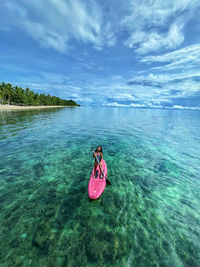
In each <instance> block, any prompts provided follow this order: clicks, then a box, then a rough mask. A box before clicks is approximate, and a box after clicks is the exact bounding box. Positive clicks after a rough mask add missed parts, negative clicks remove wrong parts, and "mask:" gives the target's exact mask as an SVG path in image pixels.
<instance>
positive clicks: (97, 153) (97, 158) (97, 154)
mask: <svg viewBox="0 0 200 267" xmlns="http://www.w3.org/2000/svg"><path fill="white" fill-rule="evenodd" d="M93 158H95V161H94V175H96V168H97V165H98V164H100V166H101V168H100V176H99V177H102V163H101V161H102V159H103V149H102V146H98V147H97V148H96V150H95V152H94V153H93ZM98 162H99V163H98Z"/></svg>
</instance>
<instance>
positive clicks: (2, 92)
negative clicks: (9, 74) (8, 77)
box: [0, 82, 6, 105]
mask: <svg viewBox="0 0 200 267" xmlns="http://www.w3.org/2000/svg"><path fill="white" fill-rule="evenodd" d="M5 96H6V84H5V83H4V82H2V83H1V85H0V99H1V104H2V105H3V101H4V98H5Z"/></svg>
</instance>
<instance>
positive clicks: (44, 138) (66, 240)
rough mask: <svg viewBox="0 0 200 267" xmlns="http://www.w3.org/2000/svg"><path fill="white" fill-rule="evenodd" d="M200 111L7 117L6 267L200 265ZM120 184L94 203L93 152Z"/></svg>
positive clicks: (1, 236) (0, 189) (0, 230)
mask: <svg viewBox="0 0 200 267" xmlns="http://www.w3.org/2000/svg"><path fill="white" fill-rule="evenodd" d="M199 129H200V112H198V111H176V110H145V109H123V108H121V109H120V108H89V107H88V108H87V107H81V108H72V109H53V110H52V109H49V110H45V111H44V110H43V111H41V110H37V111H36V110H35V111H19V112H16V111H15V112H1V113H0V210H1V213H0V266H3V267H4V266H5V267H7V266H8V267H9V266H42V267H43V266H56V267H57V266H58V267H59V266H72V267H73V266H84V267H85V266H94V267H95V266H98V267H99V266H119V267H121V266H125V267H128V266H145V267H146V266H170V267H171V266H200V243H199V236H200V215H199V207H200V194H199V193H200V192H199V191H200V190H199V188H200V179H199V177H200V176H199V171H200V142H199V137H200V136H199V135H200V134H199ZM98 144H101V145H102V146H103V149H104V158H105V160H106V162H107V166H108V178H109V179H110V181H111V182H112V185H111V186H107V187H106V189H105V191H104V193H103V195H102V197H101V198H100V199H99V200H96V201H89V199H88V194H87V185H88V181H89V178H90V173H91V170H92V168H93V159H92V153H91V146H93V147H95V146H96V145H98Z"/></svg>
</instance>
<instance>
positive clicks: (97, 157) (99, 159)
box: [95, 154, 101, 162]
mask: <svg viewBox="0 0 200 267" xmlns="http://www.w3.org/2000/svg"><path fill="white" fill-rule="evenodd" d="M95 162H101V155H98V154H97V155H96V154H95Z"/></svg>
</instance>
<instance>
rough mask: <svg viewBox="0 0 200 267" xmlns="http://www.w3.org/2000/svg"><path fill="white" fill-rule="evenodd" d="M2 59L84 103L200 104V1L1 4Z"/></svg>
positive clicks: (9, 71) (1, 71) (6, 75)
mask: <svg viewBox="0 0 200 267" xmlns="http://www.w3.org/2000/svg"><path fill="white" fill-rule="evenodd" d="M0 63H1V64H0V80H1V81H5V82H10V83H12V84H17V85H21V86H23V87H29V88H31V89H32V90H33V91H35V92H39V93H41V92H43V93H46V94H48V93H49V94H52V95H56V96H59V97H62V98H66V99H69V98H71V99H74V100H76V101H77V102H78V103H80V104H83V105H97V104H98V105H104V106H109V105H113V106H131V107H158V108H162V107H169V108H173V107H174V108H191V109H200V1H199V0H166V1H163V0H143V1H141V0H117V1H116V0H106V1H105V0H42V1H41V0H34V1H27V0H5V1H1V2H0Z"/></svg>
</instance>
